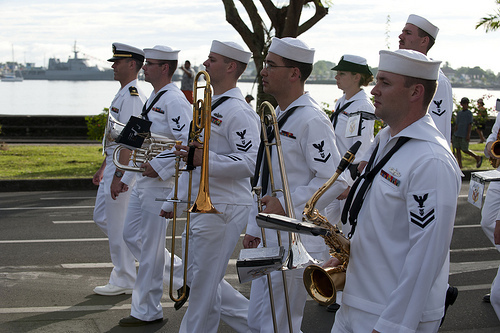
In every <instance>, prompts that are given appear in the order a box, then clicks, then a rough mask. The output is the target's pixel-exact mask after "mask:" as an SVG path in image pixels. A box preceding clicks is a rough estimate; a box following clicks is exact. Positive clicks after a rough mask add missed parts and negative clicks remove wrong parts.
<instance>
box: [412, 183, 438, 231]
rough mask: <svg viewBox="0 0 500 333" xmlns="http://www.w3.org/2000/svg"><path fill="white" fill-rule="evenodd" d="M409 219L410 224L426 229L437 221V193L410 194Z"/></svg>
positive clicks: (432, 191) (433, 191)
mask: <svg viewBox="0 0 500 333" xmlns="http://www.w3.org/2000/svg"><path fill="white" fill-rule="evenodd" d="M407 202H408V204H407V205H408V218H409V220H410V222H412V223H413V224H415V225H417V226H418V227H420V228H422V229H424V228H425V227H426V226H428V225H429V223H431V222H432V221H434V220H435V219H436V214H437V212H436V208H437V207H436V191H435V190H431V191H429V192H421V193H409V194H408V197H407Z"/></svg>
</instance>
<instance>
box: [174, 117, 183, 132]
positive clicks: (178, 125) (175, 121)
mask: <svg viewBox="0 0 500 333" xmlns="http://www.w3.org/2000/svg"><path fill="white" fill-rule="evenodd" d="M180 119H181V116H179V117H177V118H172V121H173V122H174V123H175V127H174V128H172V130H174V131H182V129H183V128H184V126H186V124H182V126H181V125H180V124H179V121H180Z"/></svg>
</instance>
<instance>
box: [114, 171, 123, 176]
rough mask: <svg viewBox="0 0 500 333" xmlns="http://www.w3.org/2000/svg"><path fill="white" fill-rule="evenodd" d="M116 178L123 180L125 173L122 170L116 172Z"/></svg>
mask: <svg viewBox="0 0 500 333" xmlns="http://www.w3.org/2000/svg"><path fill="white" fill-rule="evenodd" d="M115 177H118V178H122V177H123V171H121V170H117V171H115Z"/></svg>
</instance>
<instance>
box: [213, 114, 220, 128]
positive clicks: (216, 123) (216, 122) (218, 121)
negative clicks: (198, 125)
mask: <svg viewBox="0 0 500 333" xmlns="http://www.w3.org/2000/svg"><path fill="white" fill-rule="evenodd" d="M212 124H214V125H216V126H220V124H222V120H220V119H217V118H215V117H214V116H212Z"/></svg>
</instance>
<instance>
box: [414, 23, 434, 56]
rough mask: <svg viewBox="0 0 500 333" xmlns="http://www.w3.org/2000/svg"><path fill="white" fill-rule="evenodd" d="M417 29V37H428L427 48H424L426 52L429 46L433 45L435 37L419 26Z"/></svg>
mask: <svg viewBox="0 0 500 333" xmlns="http://www.w3.org/2000/svg"><path fill="white" fill-rule="evenodd" d="M417 29H418V37H420V38H424V37H429V44H427V50H426V52H429V50H430V49H431V47H432V46H434V43H435V42H436V39H434V37H432V36H431V35H430V34H429V33H427V32H425V31H424V30H422V29H420V28H419V27H417Z"/></svg>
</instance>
